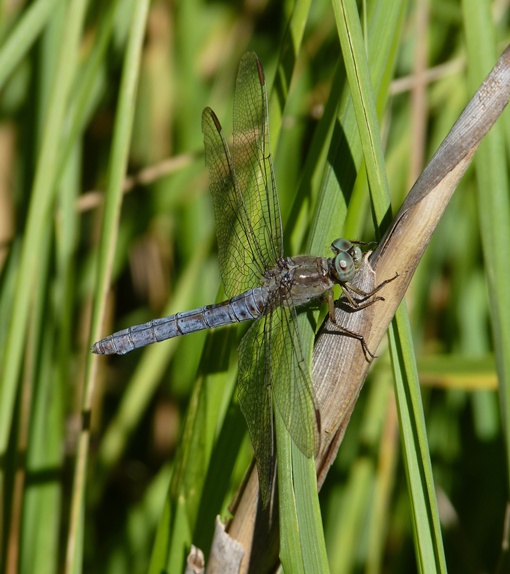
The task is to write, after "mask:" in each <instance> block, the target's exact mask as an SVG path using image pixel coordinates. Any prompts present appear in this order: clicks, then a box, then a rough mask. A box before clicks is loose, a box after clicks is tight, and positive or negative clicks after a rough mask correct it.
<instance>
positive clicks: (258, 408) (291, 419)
mask: <svg viewBox="0 0 510 574" xmlns="http://www.w3.org/2000/svg"><path fill="white" fill-rule="evenodd" d="M238 385H239V386H238V393H239V395H238V396H239V406H240V408H241V411H242V412H243V415H244V417H245V419H246V423H247V426H248V432H249V434H250V439H251V442H252V445H253V450H254V452H255V459H256V462H257V470H258V475H259V484H260V490H261V494H262V502H263V504H264V506H266V504H267V502H268V501H269V496H270V493H271V485H272V479H273V475H274V464H275V450H274V430H273V410H272V408H273V403H274V404H275V405H276V408H277V409H278V411H279V412H280V414H281V416H282V419H283V421H284V423H285V426H286V427H287V430H288V431H289V433H290V435H291V437H292V439H293V440H294V442H295V443H296V444H297V446H298V447H299V448H300V450H301V451H302V452H303V453H304V454H305V455H306V456H308V457H311V456H312V455H313V454H314V452H316V451H318V448H319V428H318V426H319V424H320V421H318V419H317V417H318V411H317V409H316V403H315V398H314V394H313V389H312V384H311V377H310V370H309V367H308V365H307V364H305V361H304V358H303V353H302V350H301V345H300V338H299V332H298V325H297V317H296V312H295V309H294V308H293V307H292V308H291V307H288V306H279V307H276V308H275V310H274V311H273V312H272V313H270V314H269V315H266V316H265V317H261V318H260V319H259V320H257V321H256V322H255V323H254V324H253V325H252V326H251V327H250V329H249V330H248V332H247V333H246V335H245V336H244V338H243V340H242V341H241V345H240V347H239V379H238ZM313 421H315V423H314V422H313Z"/></svg>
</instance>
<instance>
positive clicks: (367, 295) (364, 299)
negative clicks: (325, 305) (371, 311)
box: [342, 273, 398, 311]
mask: <svg viewBox="0 0 510 574" xmlns="http://www.w3.org/2000/svg"><path fill="white" fill-rule="evenodd" d="M397 277H398V273H395V276H394V277H391V278H390V279H386V280H385V281H383V282H382V283H379V285H377V286H376V287H375V288H374V289H372V291H368V292H367V291H363V290H362V289H359V288H358V287H355V286H354V285H351V284H350V283H344V284H343V285H342V291H343V293H344V295H345V298H346V299H347V301H348V302H349V305H350V306H351V307H353V308H354V309H356V310H357V311H359V310H361V309H365V308H366V307H370V305H373V304H374V303H375V302H376V301H384V297H374V298H373V299H371V297H373V296H374V295H375V294H376V293H377V292H378V291H380V290H381V289H382V288H383V287H384V286H385V285H387V284H388V283H391V282H392V281H395V279H396V278H397ZM349 291H352V292H353V293H356V295H360V296H361V299H359V300H356V299H354V298H353V297H352V295H351V294H350V293H349ZM368 299H370V301H368Z"/></svg>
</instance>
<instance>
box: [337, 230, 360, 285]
mask: <svg viewBox="0 0 510 574" xmlns="http://www.w3.org/2000/svg"><path fill="white" fill-rule="evenodd" d="M331 250H332V251H333V253H334V254H335V256H334V258H333V267H334V272H335V275H336V277H337V279H338V281H339V282H340V283H346V282H348V281H352V279H353V278H354V275H356V272H357V271H358V269H359V268H360V267H361V263H362V259H363V252H362V251H361V248H360V247H359V245H354V244H353V243H352V242H351V241H349V240H348V239H343V238H340V239H335V241H333V243H332V244H331Z"/></svg>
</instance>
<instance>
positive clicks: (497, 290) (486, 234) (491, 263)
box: [462, 0, 510, 487]
mask: <svg viewBox="0 0 510 574" xmlns="http://www.w3.org/2000/svg"><path fill="white" fill-rule="evenodd" d="M462 8H463V18H464V23H465V29H466V39H467V49H468V55H469V62H470V67H469V71H470V75H469V80H470V85H471V86H472V87H473V89H475V88H477V87H478V86H479V84H480V83H481V81H482V80H483V78H484V77H485V75H486V74H487V73H488V71H489V70H490V69H491V67H492V66H493V65H494V60H495V56H496V39H495V30H494V24H493V22H492V18H491V11H490V6H489V4H488V3H486V2H473V1H470V0H465V1H463V2H462ZM507 118H508V116H506V124H504V123H498V124H497V125H495V126H494V127H493V128H492V130H491V131H490V132H489V133H488V134H487V136H486V137H485V139H484V141H483V142H482V143H481V145H480V148H479V149H478V152H477V156H476V159H475V166H476V179H477V183H478V186H477V192H478V215H479V217H480V230H481V234H482V247H483V253H484V257H485V260H486V262H487V268H486V269H487V283H488V287H489V295H490V306H491V319H492V332H493V336H494V344H495V348H496V363H497V370H498V378H499V390H500V400H501V412H502V419H503V428H504V433H505V437H506V439H505V444H506V462H507V477H508V480H509V481H510V354H509V353H508V349H510V290H509V289H508V285H510V266H509V265H508V255H507V253H506V249H504V248H502V246H505V245H510V201H509V195H508V189H509V179H508V141H507V142H506V145H505V136H504V132H505V130H506V131H507V133H508V119H507ZM509 487H510V482H509Z"/></svg>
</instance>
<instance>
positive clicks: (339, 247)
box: [331, 237, 353, 253]
mask: <svg viewBox="0 0 510 574" xmlns="http://www.w3.org/2000/svg"><path fill="white" fill-rule="evenodd" d="M352 247H353V245H352V243H351V242H350V241H349V240H348V239H344V238H343V237H340V238H339V239H335V241H333V243H332V244H331V251H333V252H334V253H340V252H341V251H345V252H347V253H348V252H349V250H350V249H351V248H352Z"/></svg>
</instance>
